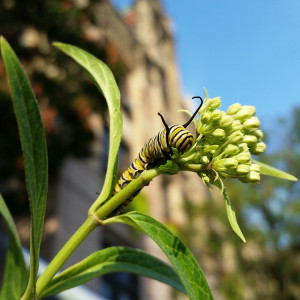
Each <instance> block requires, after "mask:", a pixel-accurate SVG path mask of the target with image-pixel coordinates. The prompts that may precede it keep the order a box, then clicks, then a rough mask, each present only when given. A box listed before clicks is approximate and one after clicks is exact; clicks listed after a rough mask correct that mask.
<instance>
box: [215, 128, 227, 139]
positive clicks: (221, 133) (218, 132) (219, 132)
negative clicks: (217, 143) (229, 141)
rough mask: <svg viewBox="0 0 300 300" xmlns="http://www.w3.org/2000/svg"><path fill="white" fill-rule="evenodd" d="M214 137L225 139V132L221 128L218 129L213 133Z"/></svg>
mask: <svg viewBox="0 0 300 300" xmlns="http://www.w3.org/2000/svg"><path fill="white" fill-rule="evenodd" d="M212 136H214V137H217V138H223V137H225V131H224V130H223V129H221V128H217V129H216V130H214V131H213V132H212Z"/></svg>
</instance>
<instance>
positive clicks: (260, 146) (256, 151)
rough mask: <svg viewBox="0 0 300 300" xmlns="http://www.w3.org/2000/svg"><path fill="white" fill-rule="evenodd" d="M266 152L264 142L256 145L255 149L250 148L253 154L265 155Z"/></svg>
mask: <svg viewBox="0 0 300 300" xmlns="http://www.w3.org/2000/svg"><path fill="white" fill-rule="evenodd" d="M265 150H266V144H265V143H263V142H259V143H257V144H256V145H254V146H253V147H250V152H251V153H252V154H261V153H264V152H265Z"/></svg>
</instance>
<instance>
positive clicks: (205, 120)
mask: <svg viewBox="0 0 300 300" xmlns="http://www.w3.org/2000/svg"><path fill="white" fill-rule="evenodd" d="M210 115H211V113H209V112H204V113H203V114H201V116H200V120H201V123H202V124H207V123H208V122H209V120H210Z"/></svg>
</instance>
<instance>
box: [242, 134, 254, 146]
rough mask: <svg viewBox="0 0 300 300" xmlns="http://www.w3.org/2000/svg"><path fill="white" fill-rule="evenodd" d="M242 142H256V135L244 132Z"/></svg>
mask: <svg viewBox="0 0 300 300" xmlns="http://www.w3.org/2000/svg"><path fill="white" fill-rule="evenodd" d="M243 142H245V143H247V144H248V145H250V144H255V143H256V142H257V137H256V136H254V135H249V134H246V135H244V137H243Z"/></svg>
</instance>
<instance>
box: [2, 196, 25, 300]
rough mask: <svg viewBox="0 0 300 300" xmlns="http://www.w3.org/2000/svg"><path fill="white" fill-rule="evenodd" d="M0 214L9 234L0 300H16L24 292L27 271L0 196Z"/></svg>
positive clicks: (14, 227)
mask: <svg viewBox="0 0 300 300" xmlns="http://www.w3.org/2000/svg"><path fill="white" fill-rule="evenodd" d="M0 214H1V215H2V217H3V218H4V220H5V223H6V224H7V227H8V234H9V245H8V248H7V251H6V256H5V272H4V278H3V283H2V287H1V291H0V299H12V300H14V299H15V300H18V299H20V297H21V296H22V294H23V293H24V291H25V288H26V285H27V282H28V278H29V271H28V269H27V267H26V264H25V260H24V257H23V253H22V249H21V243H20V240H19V237H18V232H17V229H16V226H15V224H14V221H13V218H12V216H11V214H10V212H9V210H8V208H7V206H6V204H5V202H4V200H3V198H2V196H1V195H0Z"/></svg>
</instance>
